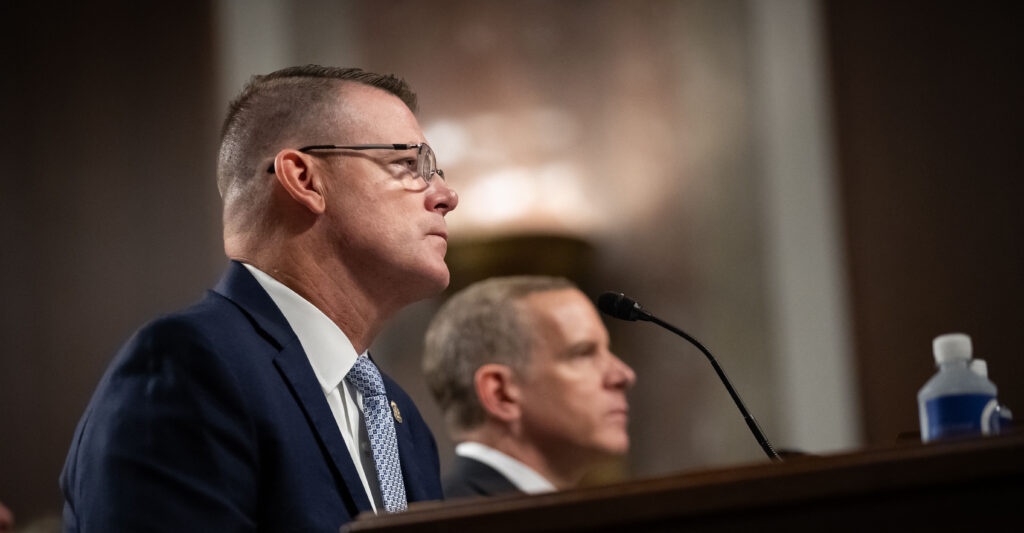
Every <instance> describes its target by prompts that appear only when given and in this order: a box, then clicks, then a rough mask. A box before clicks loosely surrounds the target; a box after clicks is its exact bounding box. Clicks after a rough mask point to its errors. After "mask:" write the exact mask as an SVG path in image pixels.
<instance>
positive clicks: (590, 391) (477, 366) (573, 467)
mask: <svg viewBox="0 0 1024 533" xmlns="http://www.w3.org/2000/svg"><path fill="white" fill-rule="evenodd" d="M608 344H609V340H608V332H607V330H606V329H605V327H604V324H603V323H602V322H601V319H600V317H599V316H598V314H597V310H596V309H595V308H594V306H593V304H592V303H591V302H590V300H589V299H588V298H587V297H586V296H585V295H584V294H583V293H582V292H580V291H579V290H578V289H577V288H576V287H575V286H574V285H573V284H572V283H570V282H569V281H567V280H565V279H561V278H550V277H539V276H518V277H506V278H492V279H488V280H485V281H482V282H478V283H476V284H474V285H471V286H470V287H468V288H466V289H465V290H463V291H461V292H459V293H458V294H456V295H454V296H452V298H451V299H449V300H448V301H447V302H446V303H445V304H444V305H443V306H442V307H441V309H440V310H439V311H438V313H437V316H436V317H435V318H434V320H433V321H432V322H431V324H430V327H429V329H428V330H427V334H426V346H425V353H424V360H423V369H424V372H425V374H426V378H427V382H428V384H429V386H430V389H431V391H432V393H433V394H434V397H435V398H436V399H437V401H438V403H439V404H440V406H441V409H442V410H443V411H444V414H445V418H446V422H447V424H448V428H449V431H450V432H451V434H452V438H453V440H455V441H456V442H457V443H458V444H457V446H456V449H455V453H456V460H455V464H454V468H453V469H452V471H451V472H450V473H449V474H448V475H447V476H446V477H445V478H444V490H445V496H446V497H449V498H453V497H462V496H481V495H482V496H487V495H496V494H502V493H515V492H523V493H541V492H548V491H553V490H561V489H567V488H570V487H574V486H576V485H577V484H578V483H579V482H580V481H581V480H582V478H583V477H584V476H585V475H586V474H587V473H588V472H589V471H591V470H592V469H593V468H594V467H595V466H597V465H598V464H600V463H601V462H602V461H604V460H607V459H608V458H609V457H613V456H615V455H621V454H624V453H625V452H626V451H627V450H628V449H629V435H628V434H627V431H626V426H627V422H628V414H629V406H628V402H627V400H626V391H627V390H628V389H629V388H630V387H632V385H633V383H634V381H635V380H636V376H635V374H634V373H633V370H632V369H631V368H630V367H629V366H627V365H626V364H625V363H623V362H622V361H621V360H620V359H619V358H618V357H616V356H615V355H614V354H613V353H612V352H611V351H610V350H609V345H608Z"/></svg>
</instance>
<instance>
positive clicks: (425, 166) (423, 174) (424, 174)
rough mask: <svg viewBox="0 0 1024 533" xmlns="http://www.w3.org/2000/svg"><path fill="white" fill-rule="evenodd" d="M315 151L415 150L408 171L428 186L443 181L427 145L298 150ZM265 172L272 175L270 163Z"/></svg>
mask: <svg viewBox="0 0 1024 533" xmlns="http://www.w3.org/2000/svg"><path fill="white" fill-rule="evenodd" d="M316 150H416V168H415V169H410V170H414V171H415V172H416V176H417V177H418V178H423V181H424V182H425V183H426V184H427V185H428V186H429V185H430V182H431V181H433V179H434V176H435V175H437V176H440V177H441V181H444V171H443V170H441V169H439V168H437V158H436V157H435V156H434V150H433V149H431V148H430V145H428V144H427V143H417V144H355V145H349V146H339V145H336V144H315V145H312V146H304V147H302V148H299V151H300V152H302V153H309V152H313V151H316ZM267 172H269V173H270V174H273V173H274V164H273V163H271V164H270V167H269V168H267Z"/></svg>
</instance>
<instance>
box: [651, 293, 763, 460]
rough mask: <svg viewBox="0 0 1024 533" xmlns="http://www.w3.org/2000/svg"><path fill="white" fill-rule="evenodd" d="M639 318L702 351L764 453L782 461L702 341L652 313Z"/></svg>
mask: <svg viewBox="0 0 1024 533" xmlns="http://www.w3.org/2000/svg"><path fill="white" fill-rule="evenodd" d="M637 318H638V319H639V320H648V321H650V322H654V323H655V324H657V325H659V326H661V327H663V328H665V329H667V330H669V331H671V332H672V333H675V334H676V335H679V336H680V337H682V338H684V339H686V340H688V341H690V344H693V345H694V346H696V347H697V349H698V350H700V351H701V353H703V354H704V356H705V357H707V358H708V361H709V362H710V363H711V366H712V367H713V368H714V369H715V373H716V374H718V377H719V378H720V379H721V380H722V383H723V384H724V385H725V390H727V391H729V396H731V397H732V401H733V402H735V403H736V407H738V408H739V410H740V414H742V415H743V421H744V422H746V423H747V427H749V428H750V431H751V432H752V433H753V434H754V439H756V440H757V443H758V444H760V445H761V449H762V450H764V453H766V454H768V457H769V458H770V459H771V460H773V461H781V460H782V457H780V456H779V454H778V452H776V451H775V448H773V447H772V445H771V443H770V442H768V438H767V437H765V436H764V433H763V432H761V428H760V427H759V426H758V425H757V421H756V420H754V417H753V416H751V414H750V412H748V411H747V408H746V407H745V406H744V405H743V400H741V399H740V395H739V394H737V393H736V390H735V389H733V388H732V384H731V383H729V378H727V377H726V376H725V371H724V370H722V367H721V366H719V365H718V361H716V360H715V358H714V356H712V355H711V352H710V351H708V349H707V348H705V347H704V345H703V344H701V343H700V341H698V340H697V339H695V338H693V337H691V336H690V335H689V334H687V333H686V332H685V331H683V330H681V329H679V328H677V327H675V326H673V325H672V324H669V323H668V322H665V321H663V320H661V319H660V318H658V317H656V316H654V315H652V314H650V313H647V312H643V313H642V315H641V316H640V317H637Z"/></svg>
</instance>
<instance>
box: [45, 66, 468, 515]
mask: <svg viewBox="0 0 1024 533" xmlns="http://www.w3.org/2000/svg"><path fill="white" fill-rule="evenodd" d="M415 99H416V97H415V95H414V94H413V93H412V92H411V91H410V90H409V88H408V86H407V85H406V84H405V82H404V81H402V80H399V79H396V78H394V77H392V76H380V75H376V74H372V73H368V72H364V71H361V70H358V69H338V68H325V67H317V66H313V65H311V66H306V67H294V68H289V69H284V70H281V71H277V72H274V73H272V74H268V75H266V76H256V77H254V78H253V79H252V80H251V81H250V82H249V84H248V85H247V86H246V87H245V89H244V90H243V92H242V93H241V94H240V95H239V96H238V97H237V98H236V99H235V100H234V101H233V102H232V103H231V105H230V108H229V113H228V116H227V119H226V120H225V123H224V128H223V131H222V142H221V148H220V155H219V160H218V168H217V184H218V188H219V189H220V194H221V197H222V198H223V202H224V249H225V251H226V253H227V256H228V257H229V258H231V259H232V261H231V264H230V266H229V267H228V270H227V272H226V273H225V274H224V277H223V278H222V279H221V281H220V283H219V284H218V285H217V287H216V288H215V289H213V290H212V291H209V292H208V293H207V295H206V297H205V299H203V300H202V301H201V302H199V303H198V304H196V305H194V306H192V307H189V308H187V309H185V310H183V311H181V312H178V313H175V314H172V315H170V316H166V317H163V318H160V319H158V320H156V321H154V322H152V323H150V324H148V325H146V326H145V327H143V328H142V329H141V330H139V331H138V332H137V333H136V334H135V335H134V336H133V337H132V338H131V339H130V340H129V341H128V343H127V344H126V345H125V346H124V348H122V350H121V351H120V353H118V355H117V357H116V358H115V359H114V361H113V363H112V364H111V366H110V368H109V369H108V371H107V372H106V374H105V375H104V377H103V379H102V381H101V382H100V384H99V387H98V389H97V390H96V392H95V395H94V396H93V398H92V400H91V402H90V404H89V406H88V408H87V409H86V412H85V414H84V416H83V417H82V419H81V422H80V423H79V425H78V429H77V431H76V433H75V436H74V440H73V442H72V445H71V450H70V452H69V454H68V458H67V462H66V464H65V467H64V472H63V474H62V476H61V487H62V489H63V492H64V496H65V499H66V500H65V508H64V519H65V527H66V528H67V529H68V530H72V531H98V532H100V531H102V532H109V531H175V532H180V531H217V532H228V531H300V530H301V531H330V532H336V531H337V530H338V527H339V526H340V525H341V524H343V523H345V522H347V521H349V520H351V519H352V518H353V517H354V516H355V515H356V514H357V513H359V512H362V511H369V510H371V509H374V510H382V509H385V508H382V505H381V494H380V489H381V486H382V483H383V482H380V481H379V480H378V478H377V469H376V467H375V462H374V457H373V453H372V450H371V449H370V447H369V446H368V445H367V439H368V437H367V433H366V428H365V426H364V425H363V423H362V421H363V418H362V416H361V414H360V413H361V411H362V410H363V407H364V401H363V400H364V398H363V396H362V394H361V393H360V392H359V390H361V389H358V388H357V387H356V386H354V385H352V384H350V383H349V382H348V380H347V379H346V374H348V372H349V370H350V369H351V368H353V365H354V364H356V359H357V358H358V357H366V350H367V347H368V346H369V345H370V343H371V342H372V341H373V339H374V337H375V336H376V335H377V333H378V332H379V331H380V329H381V327H382V324H383V323H384V321H385V320H386V319H387V318H388V317H390V316H392V315H393V314H394V313H395V312H396V311H398V310H399V309H401V308H402V307H403V306H405V305H407V304H409V303H411V302H415V301H417V300H420V299H422V298H425V297H429V296H432V295H435V294H437V293H438V292H440V291H441V290H443V289H444V288H445V287H446V286H447V284H448V269H447V266H446V265H445V263H444V256H445V251H446V248H447V242H446V232H445V219H444V216H445V214H447V213H448V212H449V211H451V210H452V209H454V208H455V206H456V204H457V203H458V198H457V196H456V194H455V192H454V191H453V190H451V189H449V188H448V187H447V186H446V184H445V181H444V179H443V175H442V174H440V173H439V172H437V171H436V166H435V164H434V159H433V152H432V151H430V150H429V149H428V148H427V147H425V145H424V144H423V143H425V140H424V138H423V132H422V131H421V130H420V126H419V124H418V123H417V121H416V118H415V117H414V116H413V110H415V105H416V103H415ZM394 143H399V144H414V145H422V146H413V147H406V146H390V145H391V144H394ZM380 144H386V145H388V146H383V147H382V146H377V147H370V148H368V147H366V146H365V145H380ZM310 147H312V148H310ZM341 147H348V148H341ZM359 365H360V367H361V368H362V367H363V366H365V363H359ZM383 382H384V387H385V389H386V402H387V403H383V404H381V405H385V406H386V405H389V404H390V408H391V410H393V416H394V423H393V426H394V436H395V439H397V444H398V455H399V460H400V465H401V468H400V470H401V474H402V480H403V481H404V488H405V494H406V499H407V500H408V501H416V500H429V499H439V498H441V496H442V494H441V486H440V479H439V477H440V475H439V463H438V458H437V450H436V445H435V443H434V438H433V435H431V433H430V430H429V429H428V428H427V426H426V425H425V424H424V422H423V420H422V419H421V418H420V415H419V413H418V412H417V410H416V407H415V406H414V405H413V403H412V401H411V400H410V399H409V397H408V396H407V395H406V394H405V392H403V391H402V389H401V388H399V387H398V385H396V384H395V383H394V382H392V381H391V380H390V379H388V378H387V377H384V379H383ZM370 396H374V394H370ZM375 398H377V397H375ZM374 412H383V410H381V411H374ZM389 416H390V412H389ZM392 464H393V463H392ZM388 483H390V481H389V482H388ZM386 486H388V487H391V486H393V485H391V484H387V485H386ZM398 486H399V487H400V486H401V485H398ZM403 505H404V501H403ZM386 509H391V508H390V507H389V508H386Z"/></svg>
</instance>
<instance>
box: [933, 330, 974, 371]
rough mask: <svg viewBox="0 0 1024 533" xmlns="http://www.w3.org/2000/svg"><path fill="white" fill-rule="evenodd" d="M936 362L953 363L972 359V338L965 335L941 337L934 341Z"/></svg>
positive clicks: (956, 334) (955, 334)
mask: <svg viewBox="0 0 1024 533" xmlns="http://www.w3.org/2000/svg"><path fill="white" fill-rule="evenodd" d="M932 351H933V352H934V353H935V362H936V363H939V364H942V363H951V362H953V361H968V360H970V359H971V338H970V337H969V336H967V335H965V334H963V333H947V334H945V335H939V336H938V337H935V340H934V341H932Z"/></svg>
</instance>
